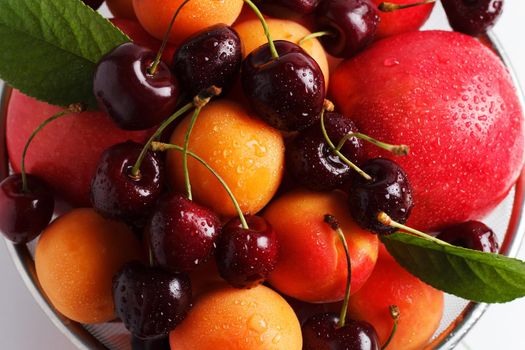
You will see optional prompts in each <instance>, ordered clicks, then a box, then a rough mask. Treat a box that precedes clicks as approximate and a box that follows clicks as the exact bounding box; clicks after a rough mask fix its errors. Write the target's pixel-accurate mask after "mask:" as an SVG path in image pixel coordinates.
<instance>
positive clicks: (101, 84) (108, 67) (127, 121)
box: [93, 43, 179, 130]
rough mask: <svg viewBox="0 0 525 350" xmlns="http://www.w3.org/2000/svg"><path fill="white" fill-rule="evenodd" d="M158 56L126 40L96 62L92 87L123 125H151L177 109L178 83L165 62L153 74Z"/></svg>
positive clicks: (104, 108)
mask: <svg viewBox="0 0 525 350" xmlns="http://www.w3.org/2000/svg"><path fill="white" fill-rule="evenodd" d="M155 57H156V53H155V52H153V51H151V50H149V49H146V48H144V47H141V46H139V45H136V44H133V43H126V44H122V45H120V46H118V47H117V48H115V49H114V50H113V51H111V52H110V53H108V54H107V55H106V56H104V57H103V58H102V59H101V60H100V62H99V63H98V65H97V68H96V71H95V78H94V81H93V91H94V93H95V97H96V98H97V101H98V105H99V107H100V109H101V110H102V111H104V112H106V113H107V114H108V115H109V116H110V117H111V119H113V121H114V122H115V123H116V124H117V125H118V126H119V127H120V128H122V129H126V130H144V129H149V128H151V127H154V126H155V125H157V124H159V123H160V122H162V121H163V120H164V119H166V118H168V117H169V116H170V115H171V114H172V113H173V112H175V108H176V106H177V98H178V95H179V85H178V83H177V80H176V79H175V76H174V75H173V74H172V73H171V71H170V69H169V67H168V66H167V65H166V64H165V63H164V62H159V65H158V67H157V70H156V72H155V74H150V72H149V70H150V67H151V65H152V63H153V62H154V61H155Z"/></svg>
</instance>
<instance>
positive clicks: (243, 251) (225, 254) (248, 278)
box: [215, 216, 279, 288]
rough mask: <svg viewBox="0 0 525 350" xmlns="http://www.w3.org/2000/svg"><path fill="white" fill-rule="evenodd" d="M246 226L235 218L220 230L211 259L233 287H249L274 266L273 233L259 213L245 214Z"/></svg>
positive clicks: (259, 281)
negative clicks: (213, 256)
mask: <svg viewBox="0 0 525 350" xmlns="http://www.w3.org/2000/svg"><path fill="white" fill-rule="evenodd" d="M246 221H247V223H248V226H249V229H244V228H243V227H242V225H241V221H240V220H239V219H238V218H235V219H233V220H231V221H229V222H228V223H227V224H226V225H225V226H224V227H223V229H222V233H221V235H220V237H219V239H218V242H217V249H216V252H215V258H216V262H217V268H218V269H219V274H220V275H221V277H222V278H224V279H225V280H226V281H227V282H228V283H229V284H231V285H232V286H234V287H236V288H252V287H255V286H257V285H258V284H261V283H262V282H264V280H265V279H266V277H268V275H269V274H270V273H271V272H272V271H273V270H274V269H275V266H276V265H277V257H278V253H279V243H278V241H277V234H276V233H275V231H274V230H273V228H272V226H271V225H270V224H269V223H268V222H267V221H266V220H265V219H263V218H262V217H260V216H247V217H246Z"/></svg>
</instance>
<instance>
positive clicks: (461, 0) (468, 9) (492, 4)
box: [442, 0, 503, 36]
mask: <svg viewBox="0 0 525 350" xmlns="http://www.w3.org/2000/svg"><path fill="white" fill-rule="evenodd" d="M442 4H443V8H444V9H445V12H446V14H447V17H448V22H449V23H450V26H451V27H452V29H454V30H455V31H458V32H462V33H465V34H469V35H474V36H476V35H480V34H483V33H485V32H486V31H487V30H489V29H490V28H492V26H493V25H494V24H495V23H496V21H497V20H498V19H499V17H500V15H501V13H502V11H503V0H444V1H443V2H442Z"/></svg>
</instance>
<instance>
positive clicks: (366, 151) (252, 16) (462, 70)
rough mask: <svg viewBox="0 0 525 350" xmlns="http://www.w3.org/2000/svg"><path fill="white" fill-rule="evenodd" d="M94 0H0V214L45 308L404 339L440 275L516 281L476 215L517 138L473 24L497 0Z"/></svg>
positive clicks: (482, 291)
mask: <svg viewBox="0 0 525 350" xmlns="http://www.w3.org/2000/svg"><path fill="white" fill-rule="evenodd" d="M106 2H107V5H108V7H109V8H110V10H111V11H112V13H113V14H114V16H115V18H113V19H111V20H110V21H108V20H106V19H104V18H103V17H102V16H100V15H99V14H98V13H97V12H95V11H94V9H95V10H96V9H97V8H98V7H99V6H100V5H101V3H102V1H87V0H86V1H84V2H81V1H80V0H41V1H39V2H35V1H31V0H17V1H4V2H1V3H0V28H2V29H0V77H1V78H2V79H4V80H5V81H6V82H7V83H8V84H10V85H11V86H13V87H14V88H15V89H17V90H14V91H13V93H12V95H11V98H10V102H9V106H8V114H7V135H6V136H7V138H6V139H7V147H8V153H9V159H10V163H11V166H12V168H13V170H14V173H13V174H12V175H11V176H9V177H7V178H6V179H4V180H3V181H2V182H1V183H0V231H1V232H2V233H3V234H4V236H5V237H6V238H7V239H9V240H11V241H12V242H14V243H15V244H27V243H29V242H30V241H32V240H34V239H35V238H37V237H39V238H38V241H37V243H36V252H35V266H36V272H37V276H38V279H39V282H40V285H41V287H42V290H43V292H44V293H45V295H46V296H47V298H48V299H49V300H50V302H51V303H52V304H53V306H54V307H55V308H56V309H57V310H58V311H59V312H60V313H62V314H63V315H65V316H66V317H68V318H69V319H71V320H73V321H77V322H81V323H86V324H92V323H104V322H109V321H113V320H118V322H122V323H123V324H124V325H125V327H126V328H127V329H128V330H129V331H130V333H131V334H132V336H133V338H132V339H133V340H132V347H133V349H161V350H167V349H171V350H183V349H192V350H200V349H231V350H244V349H250V350H254V349H255V350H256V349H261V350H262V349H264V350H266V349H283V350H300V349H351V350H361V349H363V350H365V349H375V350H378V349H380V348H383V349H384V348H386V347H388V348H389V349H392V350H396V349H402V350H416V349H422V348H424V347H425V346H427V345H428V343H429V341H430V340H431V339H432V336H433V335H434V333H435V332H436V329H437V327H438V326H439V324H440V321H441V317H442V313H443V300H444V293H443V292H447V293H451V294H455V295H457V296H459V297H462V298H465V299H468V300H472V301H477V302H489V303H495V302H507V301H511V300H513V299H516V298H519V297H523V296H525V263H524V262H521V261H519V260H515V259H510V258H507V257H505V256H502V255H498V254H497V252H498V249H499V245H498V242H497V238H496V235H495V234H494V232H493V231H492V230H491V229H490V228H489V227H487V226H486V225H484V224H483V223H481V222H480V221H478V220H481V219H483V217H484V216H485V215H486V214H488V213H489V212H491V211H492V210H493V209H494V208H495V207H496V206H497V205H498V204H499V203H500V202H501V200H502V199H503V198H505V197H506V195H507V194H508V193H509V191H510V189H511V188H512V186H513V185H514V184H515V183H516V181H517V179H518V177H519V175H520V174H521V172H522V169H523V165H524V162H525V152H524V149H525V133H524V131H525V124H524V118H523V111H522V109H521V106H520V103H519V99H518V97H517V94H516V90H515V87H514V86H513V84H512V81H511V78H510V76H509V74H508V72H507V70H506V68H505V67H504V66H503V64H502V62H501V61H500V59H499V58H498V57H497V56H496V55H495V54H494V53H493V52H492V51H491V50H490V49H489V48H488V47H486V46H484V44H483V42H482V41H481V40H478V39H477V38H476V37H479V36H482V35H483V34H484V33H485V32H486V31H487V30H488V29H489V28H490V27H491V26H492V25H493V24H494V23H495V21H496V20H497V18H498V17H499V15H500V13H501V11H502V5H503V1H495V0H479V1H466V0H442V5H443V6H444V8H445V10H446V13H447V16H448V18H449V22H450V24H451V26H452V28H453V29H454V30H456V31H418V29H419V28H420V27H421V26H422V25H423V24H424V22H425V21H426V19H427V18H428V16H429V15H430V13H431V11H432V9H433V6H434V2H435V1H434V0H426V1H420V2H414V1H412V0H398V1H396V3H395V4H394V3H389V2H382V1H377V0H373V1H372V0H265V1H260V2H257V1H254V2H252V1H251V0H227V1H216V0H184V1H183V0H107V1H106ZM86 5H88V6H90V7H88V6H86ZM14 14H16V15H17V16H18V17H17V16H14ZM17 18H28V20H27V21H20V20H18V19H17ZM460 32H461V33H460ZM463 33H464V34H463ZM467 34H468V35H467ZM28 50H29V51H31V52H28ZM55 202H56V204H57V205H56V206H55ZM54 214H56V215H57V216H58V217H57V218H56V219H55V220H53V221H52V222H51V219H52V217H53V215H54ZM424 231H426V232H429V233H425V232H424Z"/></svg>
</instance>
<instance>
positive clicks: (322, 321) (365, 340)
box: [302, 313, 380, 350]
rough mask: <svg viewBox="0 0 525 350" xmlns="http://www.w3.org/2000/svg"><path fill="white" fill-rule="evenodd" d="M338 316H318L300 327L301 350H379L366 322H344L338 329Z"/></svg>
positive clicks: (372, 330) (375, 338)
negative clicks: (301, 332) (301, 337)
mask: <svg viewBox="0 0 525 350" xmlns="http://www.w3.org/2000/svg"><path fill="white" fill-rule="evenodd" d="M338 322H339V316H338V315H337V314H333V313H324V314H318V315H315V316H313V317H311V318H310V319H309V320H308V321H306V323H305V324H303V326H302V331H303V342H304V345H303V350H338V349H352V350H379V349H380V346H379V339H378V337H377V333H376V331H375V329H374V327H372V325H370V324H369V323H367V322H363V321H354V320H346V323H345V326H344V327H342V328H339V327H338Z"/></svg>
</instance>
